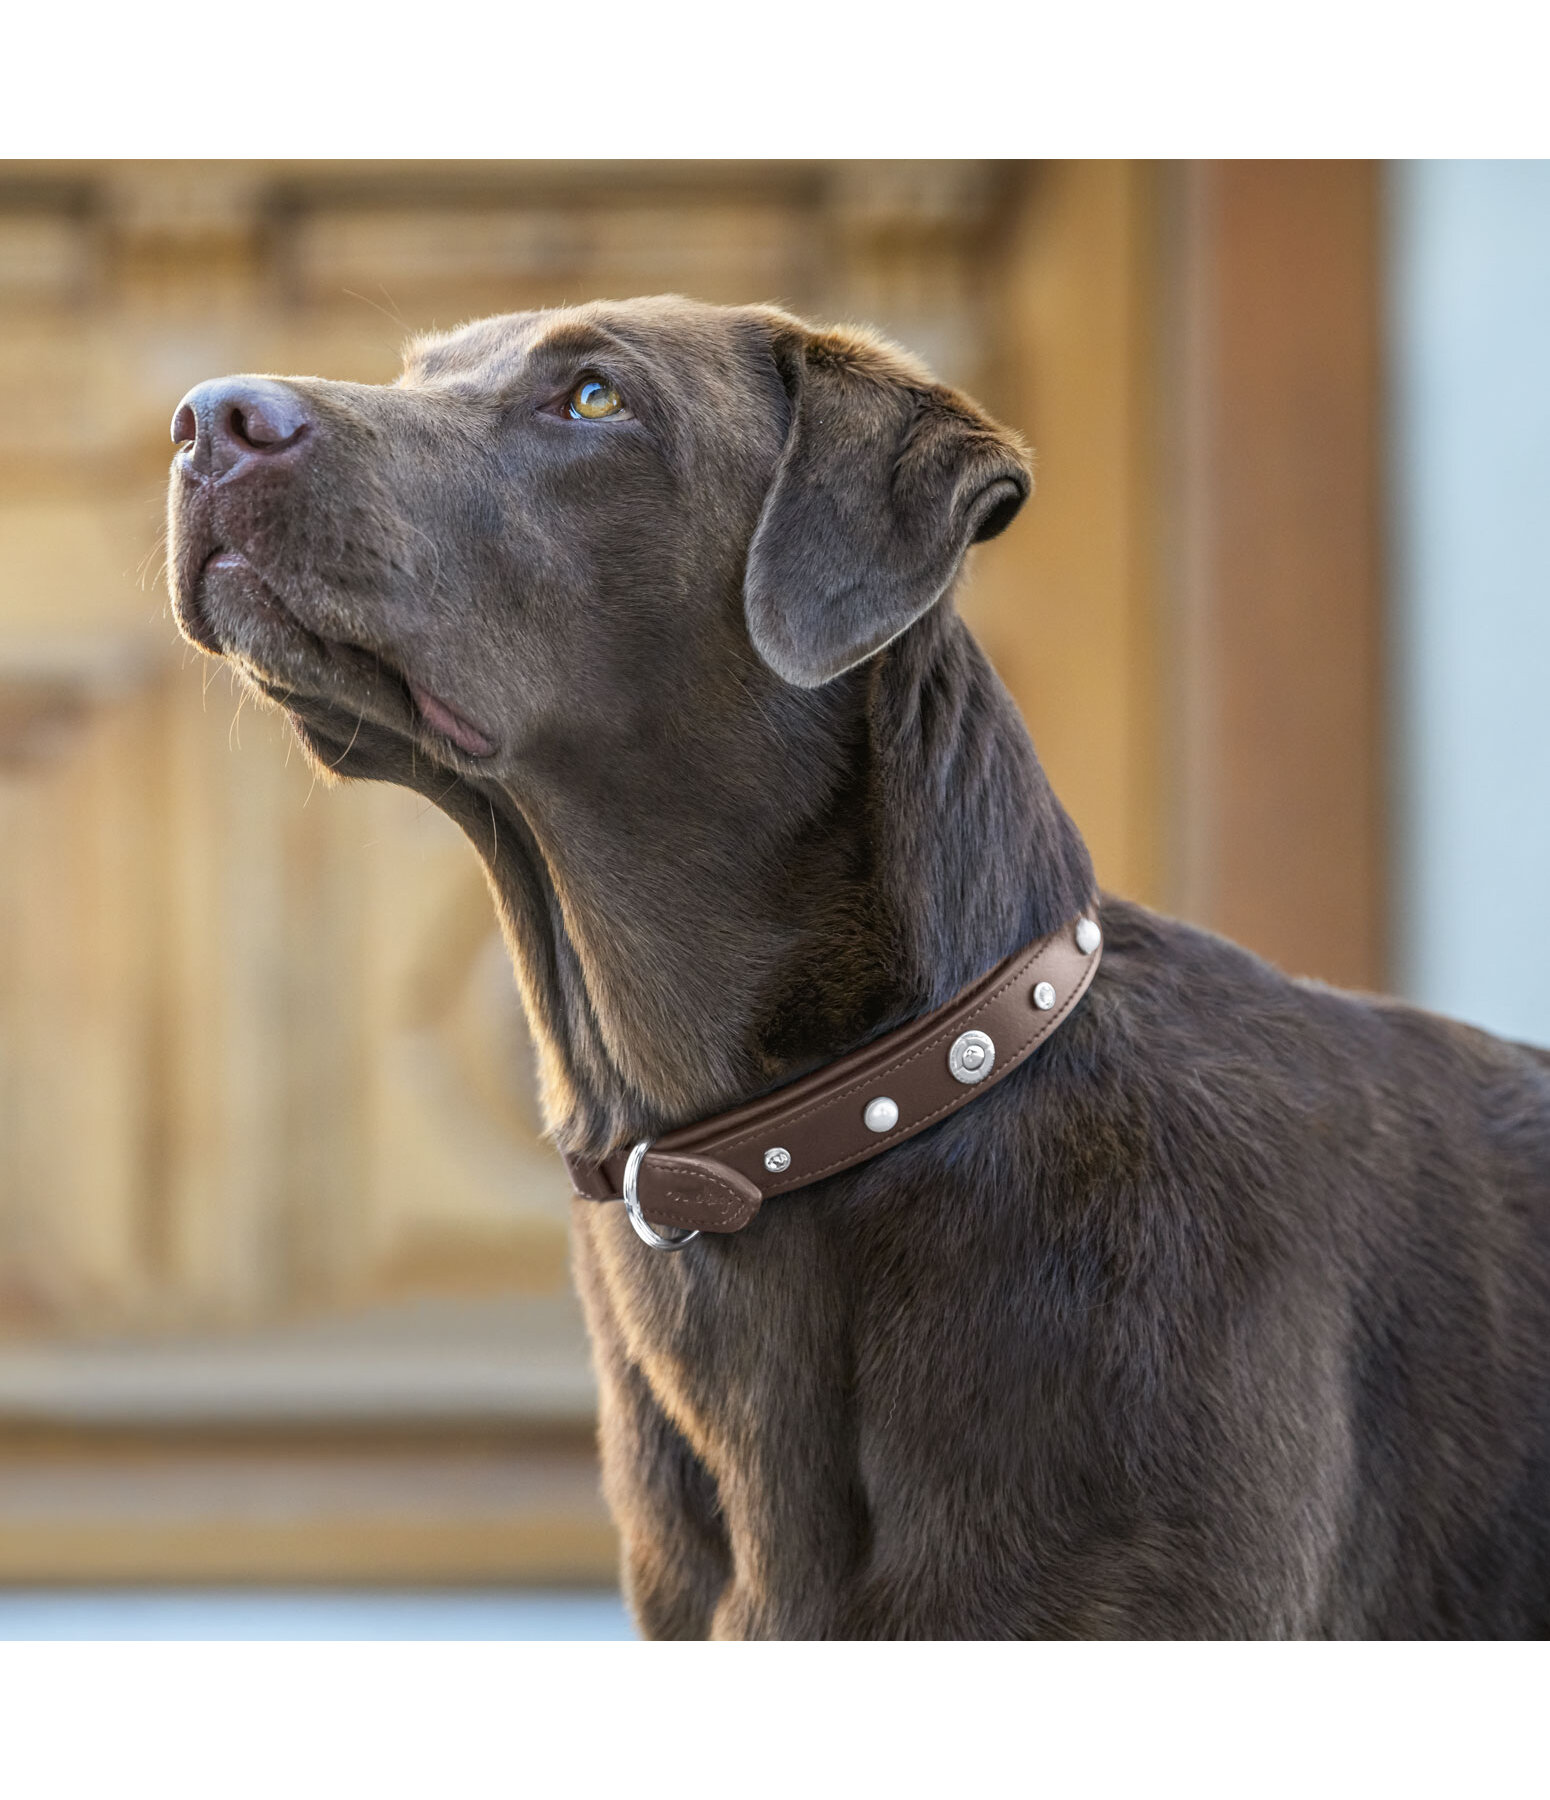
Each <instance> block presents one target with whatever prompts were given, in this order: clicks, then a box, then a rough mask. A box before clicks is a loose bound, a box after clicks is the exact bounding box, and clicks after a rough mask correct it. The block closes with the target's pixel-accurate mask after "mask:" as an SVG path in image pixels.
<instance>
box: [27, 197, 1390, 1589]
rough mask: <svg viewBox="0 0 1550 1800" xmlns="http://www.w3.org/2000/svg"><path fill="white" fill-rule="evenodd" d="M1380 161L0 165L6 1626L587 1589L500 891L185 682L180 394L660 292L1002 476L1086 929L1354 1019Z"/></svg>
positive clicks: (1004, 658) (1363, 907)
mask: <svg viewBox="0 0 1550 1800" xmlns="http://www.w3.org/2000/svg"><path fill="white" fill-rule="evenodd" d="M1377 226H1378V221H1377V186H1376V180H1375V176H1374V172H1373V170H1372V169H1371V167H1370V166H1367V165H1361V164H1280V165H1243V164H1239V165H1220V166H1206V165H1189V166H1170V167H1159V166H1154V165H1144V164H1127V163H1107V164H1104V163H1077V164H1040V165H1014V164H986V163H973V162H958V163H864V164H852V163H792V164H782V163H768V164H719V163H675V164H665V165H655V164H645V163H632V164H601V163H593V164H499V163H483V164H467V165H456V164H449V165H442V164H430V163H414V164H404V165H397V164H390V163H375V164H365V165H354V164H346V163H331V164H330V163H319V164H292V163H273V164H269V163H239V164H233V163H209V164H203V163H178V164H128V163H122V164H102V165H93V164H60V165H53V164H26V165H18V164H10V165H0V1579H13V1580H14V1579H34V1580H45V1579H102V1578H146V1579H163V1578H176V1577H187V1578H211V1579H231V1578H254V1579H262V1578H276V1579H286V1578H302V1577H307V1578H317V1579H324V1578H329V1577H333V1578H337V1579H368V1578H370V1579H415V1580H437V1579H452V1578H457V1579H492V1580H493V1579H507V1580H519V1579H541V1578H567V1579H576V1578H597V1579H606V1578H607V1576H608V1574H609V1573H610V1571H611V1566H612V1555H613V1551H612V1541H611V1537H610V1534H609V1530H608V1526H607V1523H606V1520H605V1519H604V1517H603V1515H602V1512H601V1508H600V1506H599V1504H598V1502H597V1499H596V1495H595V1490H594V1484H593V1479H592V1472H591V1463H590V1448H589V1445H590V1435H589V1434H590V1408H591V1395H590V1382H589V1375H588V1371H587V1366H586V1357H585V1349H584V1344H583V1342H582V1338H581V1334H580V1330H579V1325H578V1322H577V1319H576V1315H575V1309H574V1306H573V1303H572V1302H571V1300H570V1298H569V1294H568V1288H567V1284H566V1269H565V1258H566V1249H565V1222H566V1210H567V1202H566V1198H565V1196H566V1186H565V1183H564V1180H563V1178H562V1175H561V1173H560V1170H559V1166H558V1164H557V1162H556V1161H555V1159H554V1158H553V1157H552V1156H551V1155H550V1154H549V1153H548V1152H547V1150H546V1149H545V1147H544V1146H543V1144H542V1143H541V1142H540V1141H539V1137H538V1125H537V1119H536V1115H535V1110H534V1101H533V1093H532V1079H531V1069H530V1059H529V1052H528V1049H527V1046H526V1041H525V1037H524V1032H523V1027H522V1021H521V1016H520V1010H519V1008H518V1006H517V1002H516V998H515V994H514V991H513V987H512V983H511V980H510V977H509V974H508V972H507V969H506V965H505V961H504V957H503V953H502V950H501V946H500V942H499V939H498V936H497V934H496V931H495V927H494V921H493V916H492V913H491V909H490V906H489V902H488V899H487V896H486V894H485V890H484V885H483V881H482V877H481V875H480V872H479V869H478V866H477V864H476V863H475V860H474V858H473V855H472V853H471V852H470V851H468V850H467V848H466V847H465V846H464V844H463V843H462V841H461V839H460V838H459V836H458V834H457V833H456V832H455V831H454V830H453V828H452V827H451V826H450V825H448V824H447V823H446V821H445V820H443V819H442V818H441V817H440V816H439V815H438V814H436V813H435V812H433V811H431V810H429V809H428V808H427V807H425V806H424V804H423V803H421V802H420V801H418V800H416V799H414V798H413V797H411V796H409V795H406V794H402V793H399V792H397V791H393V790H387V789H381V790H378V789H374V788H351V789H345V790H338V789H333V790H327V791H325V790H322V789H321V788H319V789H318V790H317V791H313V788H314V784H313V781H312V778H311V776H310V775H309V773H308V772H307V770H306V769H305V767H304V766H303V764H302V759H301V757H300V755H299V754H298V753H294V752H292V751H291V750H290V748H289V746H288V742H287V733H286V731H285V730H284V729H282V727H281V726H280V725H279V724H278V723H277V722H276V721H275V720H274V719H272V718H270V717H268V716H265V715H256V714H255V713H254V712H253V710H252V709H251V708H249V709H247V710H245V711H243V712H242V713H241V715H240V717H239V716H237V707H236V703H235V700H234V698H233V695H232V693H231V690H230V687H229V684H228V682H227V680H226V678H225V676H224V675H223V674H221V673H220V672H218V671H213V670H212V669H211V667H210V666H209V665H207V664H206V663H205V662H204V661H203V659H200V658H197V657H195V656H194V655H193V654H192V653H189V652H186V651H185V650H184V649H183V648H182V647H181V646H180V644H179V642H178V640H177V637H176V633H175V631H174V629H173V626H172V624H171V620H170V617H169V615H168V611H167V606H166V600H165V593H164V591H163V589H162V586H161V583H160V580H159V560H160V552H159V547H158V538H159V532H160V514H161V507H162V494H163V491H164V485H165V476H166V467H167V462H168V458H169V455H170V446H169V443H168V437H167V431H168V420H169V418H170V416H171V412H172V409H173V406H174V404H175V403H176V401H177V399H178V398H179V396H180V395H181V394H182V393H183V391H184V390H185V389H186V388H187V387H189V386H190V385H192V384H193V383H194V382H195V381H197V380H200V379H202V378H203V377H205V376H209V375H214V374H220V373H225V372H230V371H235V370H259V371H277V372H282V373H283V372H303V373H317V374H324V375H330V376H335V377H341V378H348V379H354V380H366V381H376V380H385V379H391V377H392V376H393V374H394V373H395V371H396V367H397V360H398V347H399V344H400V342H401V341H402V339H403V338H404V337H405V336H406V335H407V333H408V332H409V331H410V330H417V329H423V328H425V327H428V326H432V325H441V326H446V325H450V324H453V323H456V322H457V321H459V320H460V319H463V318H466V317H470V316H473V315H477V314H480V313H484V312H493V311H506V310H512V309H517V308H526V307H535V306H544V305H552V304H557V303H562V302H565V301H574V300H579V299H586V298H591V297H595V296H599V295H622V294H630V293H642V292H656V291H664V290H677V291H682V292H686V293H690V294H694V295H696V296H698V297H700V298H703V299H708V300H714V301H727V302H738V301H747V300H773V301H778V302H780V303H782V304H785V305H787V306H789V307H791V308H793V309H794V310H796V311H799V312H803V313H807V314H810V315H813V316H817V317H826V318H833V319H860V320H866V321H869V322H871V323H874V324H877V325H880V326H881V327H882V328H883V329H885V330H887V331H889V332H890V333H892V334H893V335H894V336H896V337H898V338H899V339H901V340H902V341H903V342H905V343H906V344H908V345H909V346H910V347H912V348H913V349H915V350H917V351H919V352H921V353H922V354H923V355H924V356H925V357H926V358H927V360H928V361H929V362H930V363H931V364H932V365H933V367H934V368H935V369H936V371H937V372H938V374H939V375H940V376H942V377H943V378H944V379H946V380H948V381H952V382H956V383H958V384H960V385H962V386H964V387H966V388H968V389H969V390H970V391H972V392H973V393H974V394H975V395H976V396H977V397H978V398H979V399H980V400H982V401H983V402H984V403H985V404H986V405H987V406H988V407H989V408H990V409H991V410H992V411H993V412H995V413H996V414H998V415H999V416H1000V417H1002V418H1003V419H1005V420H1006V421H1007V422H1009V423H1011V424H1013V425H1015V426H1017V427H1018V428H1019V429H1021V430H1022V431H1023V432H1024V433H1025V434H1026V436H1027V437H1028V439H1029V441H1030V442H1031V443H1032V444H1033V445H1034V447H1035V451H1036V455H1037V491H1036V496H1035V501H1034V503H1033V505H1032V506H1031V507H1030V508H1029V510H1028V511H1027V512H1026V513H1025V514H1024V516H1023V518H1022V519H1021V520H1020V521H1019V523H1018V525H1017V527H1016V528H1015V529H1014V530H1013V531H1011V532H1010V533H1008V534H1007V535H1006V536H1005V537H1003V538H1002V539H1000V540H998V541H997V542H996V543H995V544H994V545H990V546H987V547H986V548H985V549H984V550H983V551H981V552H979V553H977V561H976V563H975V566H974V568H973V571H972V576H971V580H970V583H969V586H968V589H967V591H966V593H965V595H964V600H963V605H964V610H965V612H966V613H967V615H968V616H969V617H970V619H971V620H972V622H973V623H974V625H975V626H976V628H977V629H978V630H979V632H980V633H981V636H982V638H983V639H984V641H985V643H986V645H987V647H988V648H989V650H990V653H991V655H992V656H993V658H994V660H995V661H996V663H997V665H998V667H999V668H1000V669H1001V671H1002V673H1003V675H1004V677H1005V679H1006V680H1007V682H1008V684H1009V685H1010V687H1011V688H1012V690H1013V692H1014V694H1015V695H1016V697H1017V699H1018V701H1019V703H1020V704H1021V705H1022V707H1023V709H1024V712H1025V714H1026V716H1027V718H1028V721H1029V724H1030V727H1031V729H1032V731H1033V734H1034V738H1035V742H1036V743H1037V744H1038V746H1039V749H1040V751H1041V754H1042V755H1043V756H1044V759H1045V762H1046V765H1047V766H1048V767H1049V769H1050V771H1051V773H1052V776H1053V778H1054V780H1055V783H1056V785H1057V788H1058V789H1059V791H1060V792H1061V794H1062V796H1063V797H1064V799H1065V800H1066V803H1067V804H1068V806H1069V807H1070V808H1071V810H1072V812H1073V813H1074V815H1075V816H1076V819H1077V821H1078V823H1079V824H1080V825H1081V826H1082V828H1083V830H1084V831H1085V832H1086V834H1087V837H1088V841H1089V843H1090V844H1091V846H1092V849H1093V851H1094V855H1095V857H1096V861H1097V865H1098V869H1099V874H1100V877H1101V879H1102V880H1103V882H1104V883H1105V885H1106V886H1108V887H1111V888H1113V889H1116V890H1118V891H1121V892H1124V893H1128V894H1131V895H1134V896H1136V897H1139V898H1141V899H1144V900H1147V901H1150V902H1152V903H1153V904H1157V905H1161V906H1163V907H1165V908H1167V909H1169V910H1174V911H1179V912H1183V913H1185V914H1187V915H1188V916H1191V917H1195V918H1197V919H1199V920H1201V921H1202V922H1204V923H1207V924H1209V925H1213V926H1215V927H1218V928H1220V929H1223V930H1226V931H1228V932H1229V933H1230V934H1231V935H1234V936H1237V937H1239V938H1241V939H1242V940H1243V941H1245V942H1247V943H1249V944H1250V945H1252V946H1253V947H1255V948H1257V949H1259V950H1261V951H1262V952H1263V953H1265V954H1267V955H1269V956H1271V957H1272V958H1274V959H1276V960H1278V961H1280V962H1282V963H1283V964H1284V965H1285V966H1286V967H1288V968H1290V969H1292V970H1294V971H1295V972H1298V973H1310V974H1316V975H1321V976H1324V977H1326V978H1328V979H1332V980H1337V981H1341V982H1346V983H1352V984H1356V985H1364V986H1377V985H1381V983H1382V980H1383V974H1384V953H1385V952H1384V942H1383V933H1382V919H1383V904H1384V902H1383V891H1382V889H1383V870H1384V845H1383V820H1382V792H1383V774H1382V769H1381V766H1380V759H1379V748H1378V747H1379V744H1380V742H1381V738H1382V721H1381V710H1382V709H1381V699H1382V696H1381V691H1380V676H1381V671H1380V667H1379V660H1378V646H1379V641H1380V626H1381V618H1380V589H1381V570H1380V568H1379V558H1378V552H1377V545H1378V541H1379V540H1378V528H1377V469H1378V457H1379V450H1380V446H1379V445H1378V442H1377V419H1378V405H1379V396H1378V391H1377V388H1378V366H1379V361H1378V359H1379V347H1378V343H1377V310H1378V309H1377V255H1376V241H1377Z"/></svg>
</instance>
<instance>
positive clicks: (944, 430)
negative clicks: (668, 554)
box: [743, 332, 1031, 687]
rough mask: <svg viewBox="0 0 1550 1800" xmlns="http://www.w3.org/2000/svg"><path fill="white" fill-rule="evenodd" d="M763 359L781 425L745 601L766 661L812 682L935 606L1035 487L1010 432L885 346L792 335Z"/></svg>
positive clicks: (799, 681)
mask: <svg viewBox="0 0 1550 1800" xmlns="http://www.w3.org/2000/svg"><path fill="white" fill-rule="evenodd" d="M775 355H776V360H777V362H778V363H779V365H780V367H781V373H782V377H783V379H784V381H785V383H786V389H787V392H788V394H789V395H790V399H791V423H790V427H789V429H788V431H787V434H786V444H785V449H784V450H783V452H782V454H781V458H780V462H779V464H778V465H777V467H776V471H775V478H774V481H773V482H772V483H771V486H770V491H769V494H768V497H767V498H766V500H765V503H764V512H763V514H762V516H761V517H760V520H759V525H758V529H757V530H756V531H755V532H754V536H753V542H752V544H751V545H750V546H749V551H748V569H747V574H746V576H745V578H744V588H743V598H744V606H745V608H746V612H747V619H748V633H749V636H750V637H751V638H752V640H753V646H754V648H755V649H756V650H757V651H758V653H759V655H760V656H761V657H762V658H763V659H764V661H765V662H766V663H768V664H769V666H770V667H771V668H772V669H773V670H774V671H775V673H776V674H777V675H780V676H782V677H783V678H784V679H785V680H786V681H789V682H792V683H794V684H795V685H796V686H798V687H818V686H820V685H821V684H822V683H823V682H826V681H831V680H832V679H833V678H834V677H835V676H836V675H839V674H842V673H843V672H844V671H845V670H846V669H848V668H850V667H852V666H853V665H854V664H856V663H858V662H861V661H863V660H864V659H865V658H866V657H868V656H870V655H871V654H872V653H873V652H874V651H875V650H880V649H881V648H882V646H883V645H884V644H886V643H888V642H889V640H890V639H892V638H896V637H897V636H898V635H899V633H900V632H901V631H903V630H905V628H906V627H907V626H909V625H912V624H913V623H914V622H915V620H916V619H918V618H919V617H920V616H921V614H922V613H924V612H926V611H927V610H928V608H930V607H931V606H933V605H934V604H935V603H936V602H937V601H938V600H939V599H940V598H941V597H942V595H943V594H944V593H945V592H946V591H947V589H948V588H949V587H950V586H951V585H952V581H953V578H954V576H956V575H957V573H958V568H959V565H960V564H961V563H962V561H963V558H964V554H965V552H966V551H967V550H968V548H969V545H970V544H972V543H975V542H977V541H979V540H981V539H984V538H990V537H994V536H995V535H996V533H997V532H999V531H1002V530H1004V529H1005V527H1006V526H1007V525H1009V524H1010V523H1011V521H1012V517H1013V515H1014V514H1015V513H1016V512H1017V509H1018V508H1019V507H1020V506H1021V505H1022V503H1023V501H1024V500H1026V499H1027V497H1028V493H1029V489H1030V487H1031V483H1030V481H1029V476H1028V467H1027V462H1026V459H1025V457H1024V454H1023V451H1022V448H1021V446H1020V445H1019V443H1018V442H1017V440H1016V439H1015V438H1014V437H1013V436H1012V434H1011V433H1010V432H1008V431H1006V430H1004V429H1003V428H1002V427H1001V426H999V425H997V424H996V423H995V421H994V420H993V419H990V418H988V417H987V416H986V415H985V414H984V413H982V412H981V411H980V410H979V408H978V407H977V406H975V405H974V403H973V402H972V401H971V400H968V399H966V398H965V397H964V396H963V395H962V394H958V393H955V392H954V391H953V390H952V389H950V388H945V387H941V386H939V385H938V384H936V383H935V382H933V381H932V380H931V379H930V378H929V376H927V375H926V373H925V371H924V370H922V369H920V368H919V367H918V366H916V365H914V364H913V363H911V362H910V361H909V360H908V359H906V358H905V357H904V356H903V355H902V354H901V353H899V352H897V351H894V350H893V349H892V348H891V347H885V346H883V345H881V344H873V343H869V342H867V341H866V340H865V339H861V338H855V337H851V336H850V335H848V334H846V335H840V334H838V333H822V334H806V333H804V334H802V335H800V336H799V335H798V334H797V333H795V332H792V333H789V334H785V335H784V336H783V338H782V339H781V340H779V341H777V342H776V344H775Z"/></svg>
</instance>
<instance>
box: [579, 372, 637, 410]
mask: <svg viewBox="0 0 1550 1800" xmlns="http://www.w3.org/2000/svg"><path fill="white" fill-rule="evenodd" d="M623 410H624V402H623V401H622V400H621V399H620V398H619V390H618V388H616V387H615V386H614V384H613V383H612V382H611V381H605V380H604V379H603V377H602V376H601V375H583V376H582V378H581V379H580V381H578V382H577V383H576V385H575V386H574V387H573V388H572V389H571V391H570V416H571V417H572V418H573V419H607V418H611V417H612V416H613V414H614V413H617V412H623Z"/></svg>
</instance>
